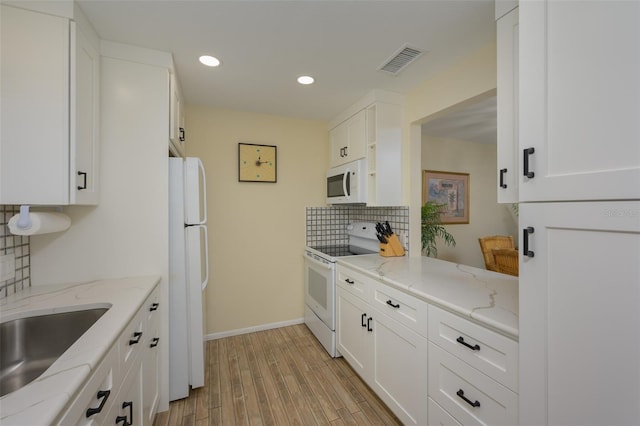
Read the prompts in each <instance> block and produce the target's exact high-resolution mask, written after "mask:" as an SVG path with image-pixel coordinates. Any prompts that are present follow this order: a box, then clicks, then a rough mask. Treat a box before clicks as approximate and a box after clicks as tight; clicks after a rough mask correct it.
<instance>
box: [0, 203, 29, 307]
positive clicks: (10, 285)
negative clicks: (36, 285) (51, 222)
mask: <svg viewBox="0 0 640 426" xmlns="http://www.w3.org/2000/svg"><path fill="white" fill-rule="evenodd" d="M19 212H20V206H7V205H0V256H4V255H7V254H13V255H14V256H15V277H14V278H10V279H8V280H3V281H0V298H4V297H7V296H8V295H9V294H13V293H15V292H18V291H20V290H22V289H24V288H26V287H30V286H31V259H30V252H31V250H30V247H29V237H23V236H19V235H13V234H11V233H10V232H9V227H8V226H7V223H9V219H11V217H12V216H13V215H14V214H17V213H19Z"/></svg>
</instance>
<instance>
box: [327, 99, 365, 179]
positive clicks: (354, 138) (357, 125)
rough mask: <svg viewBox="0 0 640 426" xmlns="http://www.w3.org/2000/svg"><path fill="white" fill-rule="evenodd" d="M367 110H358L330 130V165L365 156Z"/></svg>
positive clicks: (337, 164)
mask: <svg viewBox="0 0 640 426" xmlns="http://www.w3.org/2000/svg"><path fill="white" fill-rule="evenodd" d="M366 132H367V122H366V112H365V111H364V110H362V111H360V112H358V113H357V114H356V115H354V116H353V117H351V118H349V119H348V120H346V121H344V122H342V123H340V124H339V125H337V126H336V127H334V128H333V129H331V131H329V150H330V153H329V161H330V167H336V166H339V165H341V164H345V163H348V162H350V161H354V160H358V159H360V158H365V156H366V154H367V152H366V145H367V134H366Z"/></svg>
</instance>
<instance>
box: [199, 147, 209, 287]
mask: <svg viewBox="0 0 640 426" xmlns="http://www.w3.org/2000/svg"><path fill="white" fill-rule="evenodd" d="M198 168H199V169H200V172H201V173H202V200H200V202H201V203H202V207H203V214H204V218H202V220H201V221H200V225H204V224H205V223H207V175H206V174H205V172H204V164H202V160H201V159H200V158H198ZM205 234H206V228H205ZM207 271H208V269H207ZM208 275H209V274H208V273H207V276H208ZM204 285H205V287H206V282H205V284H204ZM202 288H203V289H204V287H202Z"/></svg>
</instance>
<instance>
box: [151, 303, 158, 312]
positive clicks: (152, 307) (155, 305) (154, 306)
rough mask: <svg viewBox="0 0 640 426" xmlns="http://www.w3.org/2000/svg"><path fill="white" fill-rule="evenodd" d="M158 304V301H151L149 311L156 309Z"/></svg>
mask: <svg viewBox="0 0 640 426" xmlns="http://www.w3.org/2000/svg"><path fill="white" fill-rule="evenodd" d="M158 306H160V304H159V303H152V304H151V307H150V308H149V312H153V311H157V310H158Z"/></svg>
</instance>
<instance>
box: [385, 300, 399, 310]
mask: <svg viewBox="0 0 640 426" xmlns="http://www.w3.org/2000/svg"><path fill="white" fill-rule="evenodd" d="M387 305H389V306H391V307H392V308H396V309H398V308H399V307H400V304H399V303H397V304H395V305H394V304H393V302H392V301H391V300H387Z"/></svg>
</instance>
